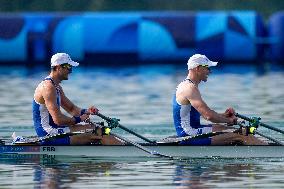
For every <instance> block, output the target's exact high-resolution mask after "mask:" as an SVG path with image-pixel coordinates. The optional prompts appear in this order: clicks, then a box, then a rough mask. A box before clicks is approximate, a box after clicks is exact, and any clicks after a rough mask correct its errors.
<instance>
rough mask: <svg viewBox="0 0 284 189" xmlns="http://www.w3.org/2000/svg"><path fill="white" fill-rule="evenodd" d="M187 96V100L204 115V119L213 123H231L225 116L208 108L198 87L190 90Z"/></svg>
mask: <svg viewBox="0 0 284 189" xmlns="http://www.w3.org/2000/svg"><path fill="white" fill-rule="evenodd" d="M186 94H187V95H186V98H187V99H188V100H189V102H190V103H191V105H192V106H193V107H194V108H195V109H196V110H197V111H198V112H199V113H200V114H201V115H202V117H203V118H204V119H206V120H209V121H211V122H213V123H231V120H230V119H228V118H226V117H225V116H224V115H223V114H219V113H217V112H215V111H214V110H212V109H210V108H209V107H208V105H207V104H206V103H205V102H204V101H203V99H202V97H201V94H200V92H199V90H198V89H197V88H196V87H191V88H188V89H187V91H186Z"/></svg>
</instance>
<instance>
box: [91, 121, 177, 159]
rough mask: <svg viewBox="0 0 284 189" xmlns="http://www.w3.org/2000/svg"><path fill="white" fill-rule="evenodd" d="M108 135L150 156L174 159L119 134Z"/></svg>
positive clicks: (109, 132)
mask: <svg viewBox="0 0 284 189" xmlns="http://www.w3.org/2000/svg"><path fill="white" fill-rule="evenodd" d="M88 123H89V124H91V125H93V126H95V127H97V126H98V125H96V124H94V123H93V122H92V121H90V120H89V121H88ZM101 128H102V127H101ZM108 134H111V135H112V136H114V137H116V138H118V139H120V140H122V141H124V142H126V143H129V144H132V145H133V146H135V147H136V148H139V149H140V150H143V151H144V152H147V153H149V154H151V155H154V156H159V157H165V158H170V159H173V157H172V156H169V155H165V154H161V153H159V152H157V151H153V150H150V149H148V148H146V147H144V146H141V145H140V144H138V143H136V142H133V141H131V140H129V139H127V138H124V137H121V136H119V135H117V134H115V133H113V132H111V131H110V130H109V131H108Z"/></svg>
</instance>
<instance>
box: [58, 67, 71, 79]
mask: <svg viewBox="0 0 284 189" xmlns="http://www.w3.org/2000/svg"><path fill="white" fill-rule="evenodd" d="M60 67H61V73H62V74H61V76H62V80H68V76H69V74H70V73H72V66H71V65H70V64H62V65H60Z"/></svg>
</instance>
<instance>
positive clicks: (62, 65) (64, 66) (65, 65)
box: [61, 63, 72, 73]
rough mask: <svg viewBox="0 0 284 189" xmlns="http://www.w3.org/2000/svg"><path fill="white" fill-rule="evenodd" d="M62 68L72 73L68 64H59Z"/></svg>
mask: <svg viewBox="0 0 284 189" xmlns="http://www.w3.org/2000/svg"><path fill="white" fill-rule="evenodd" d="M61 67H62V68H66V69H67V70H68V71H69V72H70V73H72V66H71V65H70V64H67V63H66V64H61Z"/></svg>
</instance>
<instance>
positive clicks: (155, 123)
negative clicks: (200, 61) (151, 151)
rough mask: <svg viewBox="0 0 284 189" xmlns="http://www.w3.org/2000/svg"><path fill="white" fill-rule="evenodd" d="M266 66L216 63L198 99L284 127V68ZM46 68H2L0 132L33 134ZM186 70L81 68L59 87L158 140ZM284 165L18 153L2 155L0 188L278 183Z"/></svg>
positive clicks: (167, 128) (169, 129)
mask: <svg viewBox="0 0 284 189" xmlns="http://www.w3.org/2000/svg"><path fill="white" fill-rule="evenodd" d="M265 70H267V71H265V72H263V70H261V69H258V68H257V67H256V66H253V65H250V66H244V65H239V66H225V67H219V68H218V70H213V73H212V75H211V76H210V77H209V80H208V82H207V83H205V84H201V85H200V89H201V91H202V94H203V98H204V99H205V101H206V102H207V103H208V105H209V106H210V107H211V108H213V109H215V110H217V111H219V112H222V111H224V110H225V109H226V107H228V106H232V107H234V108H235V109H237V111H238V112H239V113H242V114H245V115H248V116H260V117H262V121H263V122H265V123H268V124H270V125H273V126H275V127H279V128H282V129H284V89H283V86H284V80H283V78H284V70H283V68H281V67H278V66H272V67H270V68H269V69H267V68H266V69H265ZM47 74H48V72H47V71H42V70H38V69H37V70H28V69H26V68H24V67H1V68H0V125H1V127H0V133H1V136H0V138H2V139H5V140H8V139H10V136H11V134H12V132H14V131H15V132H16V133H17V134H18V135H23V136H29V135H35V132H34V130H33V127H32V114H31V102H32V98H33V92H34V89H35V87H36V85H37V84H38V82H39V81H40V80H41V79H42V78H44V77H45V76H46V75H47ZM185 76H186V68H185V67H181V66H174V65H145V66H137V67H124V68H118V67H115V68H101V67H92V68H78V69H75V70H74V71H73V73H72V74H71V75H70V78H69V80H68V81H64V82H63V83H62V86H63V89H64V90H65V93H66V95H67V96H68V97H69V98H70V99H71V100H72V101H74V102H75V103H76V104H77V105H79V106H81V107H88V106H89V105H91V104H94V105H96V106H97V107H98V108H99V109H100V111H101V113H103V114H105V115H108V116H112V117H117V118H120V119H121V124H123V125H125V126H127V127H129V128H131V129H133V130H135V131H136V132H138V133H140V134H142V135H144V136H146V137H149V138H151V139H160V138H163V137H166V136H169V135H174V134H175V130H174V128H173V126H172V115H171V99H172V95H173V92H174V90H175V87H176V85H177V84H178V83H179V82H180V81H181V80H183V79H184V78H185ZM93 119H94V120H97V118H95V117H94V118H93ZM115 131H116V132H117V133H119V134H120V133H123V132H122V131H120V130H119V129H116V130H115ZM260 131H261V132H263V133H265V134H268V135H270V136H273V137H276V138H278V139H280V138H281V137H282V136H281V135H279V134H277V133H274V132H270V131H267V130H266V129H262V128H260ZM123 134H124V135H125V136H126V137H127V138H129V139H131V140H135V141H139V139H137V138H135V137H133V136H131V135H129V134H127V133H123ZM283 172H284V163H283V159H281V158H280V159H279V158H278V159H191V160H186V161H177V160H174V161H173V160H166V159H159V158H144V159H143V158H142V159H139V158H138V159H137V158H136V159H115V158H114V159H104V158H100V159H94V158H76V157H56V158H52V159H50V160H46V159H43V158H42V157H40V156H28V157H24V156H21V157H18V156H16V157H1V159H0V175H1V177H0V188H41V187H42V188H59V187H66V188H84V187H85V188H95V187H96V188H146V187H151V188H228V187H231V188H283V186H284V182H283V181H284V176H283Z"/></svg>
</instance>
